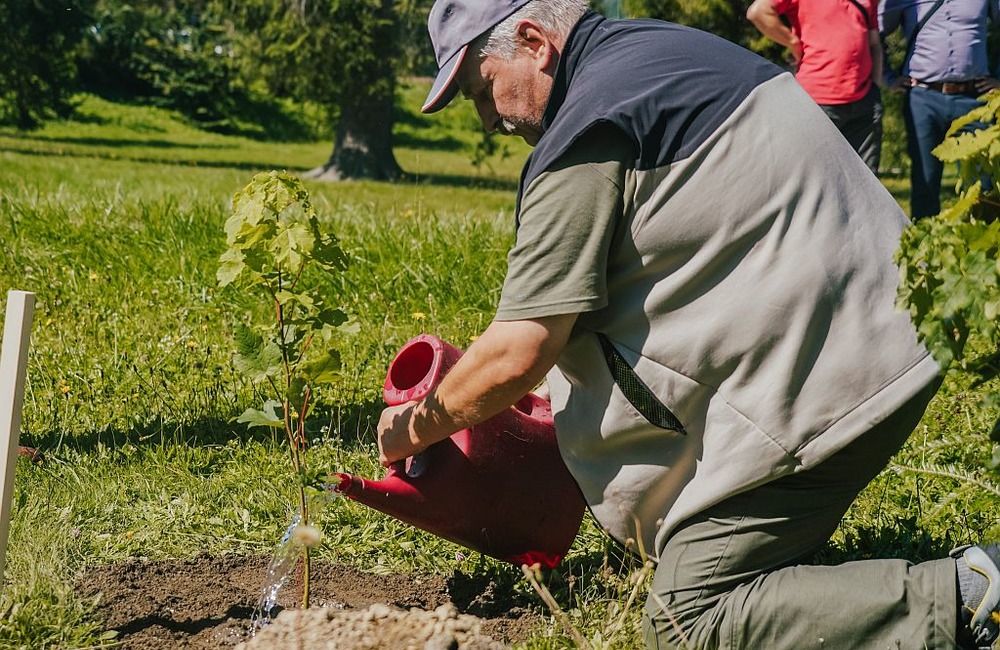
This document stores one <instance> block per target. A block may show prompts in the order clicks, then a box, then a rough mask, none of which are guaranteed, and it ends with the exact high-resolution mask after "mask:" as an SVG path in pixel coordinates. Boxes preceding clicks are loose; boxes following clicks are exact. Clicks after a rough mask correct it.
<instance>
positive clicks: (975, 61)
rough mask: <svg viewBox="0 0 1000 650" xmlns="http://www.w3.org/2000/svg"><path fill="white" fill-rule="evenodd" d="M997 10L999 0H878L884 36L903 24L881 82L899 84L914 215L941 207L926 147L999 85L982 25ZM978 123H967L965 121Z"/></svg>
mask: <svg viewBox="0 0 1000 650" xmlns="http://www.w3.org/2000/svg"><path fill="white" fill-rule="evenodd" d="M998 17H1000V0H885V1H884V2H883V3H882V4H881V6H880V8H879V30H880V33H881V36H882V38H883V39H884V38H885V37H886V36H887V35H888V34H891V33H892V32H894V31H896V30H897V29H902V30H903V33H904V35H905V36H906V40H907V51H906V57H905V59H904V61H903V66H902V70H900V71H899V72H897V71H895V70H893V69H892V67H891V66H888V65H886V66H885V68H884V69H885V76H886V78H885V85H886V87H887V88H889V89H890V90H894V91H897V92H905V93H906V99H905V101H904V104H903V120H904V123H905V125H906V136H907V151H908V153H909V155H910V160H911V170H910V186H911V198H910V211H911V216H912V217H913V219H914V220H916V219H920V218H923V217H929V216H932V215H935V214H937V213H938V212H940V211H941V202H940V192H941V175H942V173H943V171H944V164H943V163H942V162H941V161H940V160H939V159H938V158H937V157H935V156H934V154H933V153H932V151H933V149H934V148H935V147H936V146H938V145H939V144H941V142H943V141H944V138H945V134H946V133H947V132H948V128H949V127H950V126H951V123H952V122H953V121H954V120H955V119H956V118H958V117H961V116H962V115H965V114H966V113H968V112H969V111H970V110H972V109H973V108H975V107H977V106H979V105H980V104H981V102H980V101H979V99H978V98H979V97H980V96H981V95H983V94H984V93H986V92H989V91H990V90H993V89H994V88H998V87H1000V82H998V81H997V80H996V79H995V78H993V76H992V75H991V72H990V66H989V56H988V53H987V47H986V37H987V29H988V27H989V26H991V25H994V26H995V25H996V24H997V20H998ZM980 126H981V125H976V124H973V125H970V126H969V128H970V129H974V128H977V127H980Z"/></svg>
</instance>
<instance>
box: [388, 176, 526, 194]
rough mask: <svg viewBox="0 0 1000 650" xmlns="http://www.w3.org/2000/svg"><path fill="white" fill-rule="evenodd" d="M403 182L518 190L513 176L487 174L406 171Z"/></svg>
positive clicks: (508, 190)
mask: <svg viewBox="0 0 1000 650" xmlns="http://www.w3.org/2000/svg"><path fill="white" fill-rule="evenodd" d="M402 182H404V183H410V184H413V185H439V186H444V187H468V188H474V189H481V190H500V191H505V192H516V191H517V181H516V180H514V179H511V178H496V177H492V178H491V177H487V176H465V175H461V174H433V173H432V174H414V173H404V175H403V179H402Z"/></svg>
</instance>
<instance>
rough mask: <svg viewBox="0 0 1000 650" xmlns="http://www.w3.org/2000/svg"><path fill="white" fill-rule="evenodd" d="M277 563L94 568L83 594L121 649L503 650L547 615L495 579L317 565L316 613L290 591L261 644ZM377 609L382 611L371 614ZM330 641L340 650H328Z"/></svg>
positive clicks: (201, 561)
mask: <svg viewBox="0 0 1000 650" xmlns="http://www.w3.org/2000/svg"><path fill="white" fill-rule="evenodd" d="M269 562H270V558H268V557H262V556H250V557H246V556H201V557H197V558H194V559H190V560H164V561H148V560H141V559H136V560H130V561H128V562H123V563H119V564H107V565H101V566H97V567H93V568H91V569H88V570H87V571H86V572H85V573H84V575H83V576H82V577H81V579H80V582H79V584H80V589H81V591H82V592H83V593H84V594H87V595H97V594H100V600H99V603H98V609H97V615H98V616H99V617H100V618H101V620H103V621H104V622H105V628H106V629H108V630H116V631H117V632H118V641H119V642H120V643H121V645H120V646H119V647H120V648H122V650H154V649H155V650H171V649H174V648H178V649H180V648H183V649H185V650H203V649H204V650H208V649H215V648H227V647H232V648H235V647H236V646H237V645H240V644H241V643H245V646H244V647H246V648H247V649H248V650H268V649H270V648H275V649H276V648H295V647H307V648H316V649H317V650H318V649H320V648H325V647H330V648H338V649H342V650H367V649H368V648H400V649H406V648H415V649H419V650H425V649H426V650H438V649H440V650H444V649H455V650H458V649H461V650H496V649H497V648H502V647H504V646H506V645H509V644H513V643H517V642H519V641H524V640H526V639H527V638H528V636H529V634H530V632H531V630H532V629H535V630H537V629H538V626H539V625H540V622H541V613H540V612H539V610H538V609H537V608H536V606H535V604H533V603H530V602H520V601H518V600H516V599H517V596H516V595H515V594H513V593H512V591H511V590H510V589H507V588H502V587H500V586H498V585H497V584H496V583H495V582H494V581H493V580H491V579H489V578H477V577H470V576H466V575H463V574H459V573H455V574H454V575H453V576H451V577H444V576H436V575H426V576H420V575H402V574H391V575H375V574H371V573H364V572H361V571H359V570H357V569H354V568H351V567H348V566H344V565H340V564H335V563H329V562H319V561H315V560H314V561H313V563H312V570H311V575H312V578H311V581H310V591H311V596H310V604H311V606H312V609H311V610H310V611H309V612H302V611H301V610H299V609H298V607H299V603H298V602H297V601H298V600H299V599H300V598H301V592H302V590H301V583H300V582H299V581H298V580H293V581H292V582H291V583H289V584H288V585H287V586H285V587H284V588H283V589H282V590H281V592H280V594H279V596H278V604H277V607H276V608H275V612H277V615H276V616H275V619H274V622H273V623H271V625H269V626H267V627H265V628H263V629H262V630H261V631H259V632H257V634H256V635H255V636H253V637H251V635H250V629H251V627H252V625H251V618H252V616H253V613H254V608H255V607H256V605H257V601H258V599H259V598H260V595H261V587H262V585H263V583H264V580H265V578H266V575H267V567H268V564H269ZM373 606H374V607H373ZM320 640H324V641H323V643H326V642H329V643H332V645H329V644H327V645H323V644H322V643H321V642H320Z"/></svg>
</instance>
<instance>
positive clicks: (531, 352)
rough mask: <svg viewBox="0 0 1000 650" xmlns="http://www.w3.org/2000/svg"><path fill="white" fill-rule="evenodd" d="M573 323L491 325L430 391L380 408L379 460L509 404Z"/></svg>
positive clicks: (565, 319)
mask: <svg viewBox="0 0 1000 650" xmlns="http://www.w3.org/2000/svg"><path fill="white" fill-rule="evenodd" d="M575 322H576V315H575V314H570V315H560V316H550V317H546V318H541V319H535V320H523V321H509V322H503V321H496V322H494V323H492V324H490V326H489V327H488V328H487V329H486V331H485V332H483V334H482V336H480V337H479V338H478V339H477V340H476V341H475V342H474V343H473V344H472V345H471V346H470V347H469V349H468V351H467V352H466V353H465V354H464V355H463V356H462V357H461V358H460V359H459V360H458V362H457V363H456V364H455V366H454V368H452V369H451V371H449V373H448V374H447V375H446V376H445V378H444V379H443V380H442V381H441V383H440V384H439V385H438V386H437V387H436V388H435V389H434V390H433V391H432V392H431V394H430V395H428V396H427V397H426V398H424V399H423V400H420V401H419V402H416V403H411V404H407V405H402V406H400V407H395V408H394V409H386V411H385V412H383V416H382V421H380V423H379V433H380V444H381V447H382V450H381V451H382V462H383V463H390V462H393V461H396V460H400V459H402V458H406V457H407V456H411V455H413V454H414V453H416V452H418V451H421V450H422V449H425V448H426V447H428V446H430V445H432V444H434V443H435V442H438V441H440V440H444V439H445V438H447V437H448V436H450V435H451V434H452V433H454V432H456V431H459V430H461V429H465V428H467V427H470V426H472V425H475V424H478V423H480V422H483V421H485V420H487V419H489V418H491V417H493V416H494V415H496V414H497V413H499V412H500V411H502V410H503V409H505V408H508V407H509V406H511V405H512V404H514V403H515V402H516V401H517V400H519V399H520V398H521V397H523V396H524V395H525V394H526V393H528V392H529V391H530V390H531V389H532V388H534V387H535V386H536V385H537V384H538V382H540V381H541V380H542V378H544V376H545V373H547V372H548V371H549V369H550V368H552V366H553V365H554V364H555V362H556V360H557V359H558V358H559V354H560V352H561V351H562V349H563V347H565V345H566V341H567V340H568V339H569V334H570V331H571V330H572V328H573V324H574V323H575Z"/></svg>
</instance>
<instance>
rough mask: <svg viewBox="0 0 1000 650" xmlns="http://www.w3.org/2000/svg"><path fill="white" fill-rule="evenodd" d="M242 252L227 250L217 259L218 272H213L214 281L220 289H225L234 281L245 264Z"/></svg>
mask: <svg viewBox="0 0 1000 650" xmlns="http://www.w3.org/2000/svg"><path fill="white" fill-rule="evenodd" d="M243 259H244V255H243V251H241V250H239V249H238V248H229V249H227V250H226V251H225V252H224V253H223V254H222V256H221V257H220V258H219V262H220V264H219V270H218V271H216V272H215V279H216V280H217V281H218V283H219V286H220V287H225V286H227V285H229V284H231V283H232V282H234V281H235V280H236V278H238V277H239V275H240V273H242V272H243V269H245V268H246V264H245V263H244V262H243Z"/></svg>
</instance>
